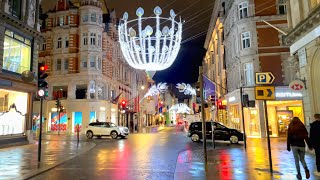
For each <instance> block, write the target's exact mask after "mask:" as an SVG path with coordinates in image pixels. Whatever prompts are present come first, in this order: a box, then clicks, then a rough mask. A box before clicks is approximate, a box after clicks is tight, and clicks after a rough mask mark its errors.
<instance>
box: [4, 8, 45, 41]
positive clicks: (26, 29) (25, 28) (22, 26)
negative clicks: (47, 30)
mask: <svg viewBox="0 0 320 180" xmlns="http://www.w3.org/2000/svg"><path fill="white" fill-rule="evenodd" d="M0 17H1V19H0V20H3V21H4V22H5V23H7V24H9V25H11V26H13V27H15V28H17V29H19V30H20V31H21V32H23V33H26V34H29V35H30V36H32V37H34V38H35V39H38V40H39V41H42V40H44V36H43V35H42V33H41V32H39V31H37V30H36V29H34V28H33V27H30V26H29V25H27V24H26V23H24V22H23V21H21V20H19V19H16V18H14V17H12V16H10V15H8V14H7V13H5V12H3V11H0Z"/></svg>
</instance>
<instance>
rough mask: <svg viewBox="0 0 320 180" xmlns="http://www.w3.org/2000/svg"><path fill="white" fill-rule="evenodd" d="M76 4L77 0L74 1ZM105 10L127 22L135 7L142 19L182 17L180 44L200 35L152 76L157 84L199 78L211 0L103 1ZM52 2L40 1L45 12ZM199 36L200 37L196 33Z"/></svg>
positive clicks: (131, 16)
mask: <svg viewBox="0 0 320 180" xmlns="http://www.w3.org/2000/svg"><path fill="white" fill-rule="evenodd" d="M74 1H77V0H73V2H74ZM102 1H105V2H106V4H107V6H108V7H107V8H108V9H110V10H111V9H115V11H116V14H117V16H118V17H119V18H121V17H122V15H123V13H124V12H128V13H129V20H130V19H133V18H136V15H135V12H136V9H137V8H138V7H142V8H144V10H145V15H144V16H151V15H153V8H154V7H155V6H159V7H160V8H162V11H163V13H162V15H161V16H166V17H168V16H169V11H170V9H173V10H174V11H175V13H176V14H177V17H179V16H181V19H182V21H185V23H184V24H183V32H182V37H183V39H182V41H184V40H188V39H189V38H191V37H194V36H195V35H202V36H199V37H198V38H195V39H194V40H190V41H188V42H186V43H183V44H182V45H181V48H180V51H179V54H178V57H177V59H176V61H175V62H174V64H173V65H172V66H171V67H170V68H168V69H166V70H163V71H159V72H157V73H156V74H155V76H154V77H153V79H154V80H155V81H156V82H168V83H177V82H186V83H193V82H196V81H197V79H198V72H199V65H200V63H201V61H202V59H203V57H204V53H205V50H204V48H203V45H204V40H205V36H206V33H205V32H206V31H207V30H208V27H209V21H210V16H211V13H212V10H213V4H214V1H213V0H102ZM52 2H53V1H49V0H43V1H42V5H43V8H44V11H46V9H48V7H49V6H52ZM199 33H202V34H199Z"/></svg>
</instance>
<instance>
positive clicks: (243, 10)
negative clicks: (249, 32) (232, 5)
mask: <svg viewBox="0 0 320 180" xmlns="http://www.w3.org/2000/svg"><path fill="white" fill-rule="evenodd" d="M238 9H239V18H240V19H243V18H246V17H248V3H247V2H243V3H240V4H239V5H238Z"/></svg>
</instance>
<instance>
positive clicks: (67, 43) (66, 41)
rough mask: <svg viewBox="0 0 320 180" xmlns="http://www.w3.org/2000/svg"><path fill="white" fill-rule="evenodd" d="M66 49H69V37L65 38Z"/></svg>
mask: <svg viewBox="0 0 320 180" xmlns="http://www.w3.org/2000/svg"><path fill="white" fill-rule="evenodd" d="M65 47H66V48H67V47H69V37H68V36H67V37H65Z"/></svg>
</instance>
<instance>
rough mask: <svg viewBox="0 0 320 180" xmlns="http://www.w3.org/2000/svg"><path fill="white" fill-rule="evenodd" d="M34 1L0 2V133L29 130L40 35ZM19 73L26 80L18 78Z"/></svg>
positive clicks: (0, 134) (15, 0) (1, 134)
mask: <svg viewBox="0 0 320 180" xmlns="http://www.w3.org/2000/svg"><path fill="white" fill-rule="evenodd" d="M36 2H37V3H39V1H32V0H24V1H23V0H12V1H6V0H1V1H0V4H1V5H0V136H6V135H10V137H14V136H12V135H13V134H15V135H18V134H19V135H25V134H26V135H27V136H28V135H29V132H30V130H31V118H32V115H31V113H30V112H32V99H33V96H34V93H35V92H36V82H35V81H34V74H33V72H34V73H36V71H37V65H38V50H37V47H38V44H39V42H41V41H42V38H43V37H42V35H41V33H40V25H39V22H38V18H37V17H38V12H39V11H37V9H39V7H37V3H36ZM22 74H24V75H25V76H23V77H26V78H27V79H25V80H22V79H21V78H22ZM23 137H25V136H23ZM30 137H31V136H30Z"/></svg>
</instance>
